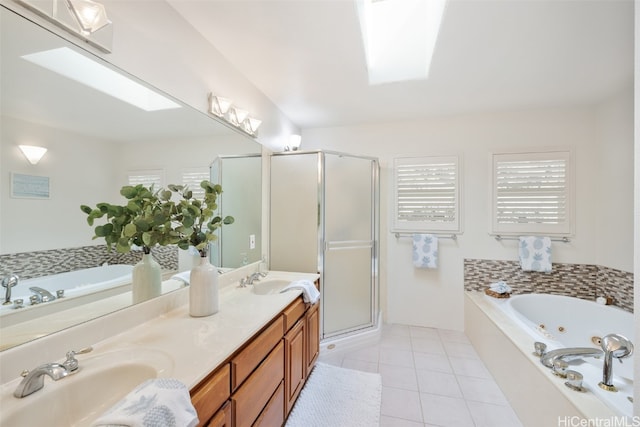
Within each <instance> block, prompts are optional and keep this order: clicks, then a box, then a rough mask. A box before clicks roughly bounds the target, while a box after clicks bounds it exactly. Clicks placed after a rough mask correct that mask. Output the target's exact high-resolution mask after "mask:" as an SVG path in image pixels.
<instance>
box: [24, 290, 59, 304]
mask: <svg viewBox="0 0 640 427" xmlns="http://www.w3.org/2000/svg"><path fill="white" fill-rule="evenodd" d="M29 290H30V291H31V292H33V293H35V294H36V295H37V296H38V302H50V301H54V300H55V299H56V297H55V296H54V295H53V294H52V293H51V292H49V291H48V290H46V289H42V288H41V287H39V286H32V287H30V288H29Z"/></svg>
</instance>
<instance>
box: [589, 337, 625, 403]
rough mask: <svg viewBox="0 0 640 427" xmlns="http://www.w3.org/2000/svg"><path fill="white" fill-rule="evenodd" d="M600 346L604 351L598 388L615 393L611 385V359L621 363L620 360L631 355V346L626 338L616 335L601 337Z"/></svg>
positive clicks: (614, 388)
mask: <svg viewBox="0 0 640 427" xmlns="http://www.w3.org/2000/svg"><path fill="white" fill-rule="evenodd" d="M600 345H601V346H602V349H603V350H604V366H603V367H602V381H601V382H600V383H598V386H600V388H602V389H604V390H607V391H617V390H616V387H615V386H614V385H613V358H614V357H615V358H616V359H618V360H619V361H620V363H622V359H623V358H625V357H629V356H631V355H632V354H633V344H632V343H631V341H630V340H629V339H628V338H625V337H623V336H622V335H618V334H609V335H605V336H604V337H602V339H601V340H600Z"/></svg>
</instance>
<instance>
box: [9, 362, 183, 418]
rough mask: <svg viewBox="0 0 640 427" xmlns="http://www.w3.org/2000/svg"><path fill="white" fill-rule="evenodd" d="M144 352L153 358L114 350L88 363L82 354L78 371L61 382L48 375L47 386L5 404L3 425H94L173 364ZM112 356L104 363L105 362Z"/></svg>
mask: <svg viewBox="0 0 640 427" xmlns="http://www.w3.org/2000/svg"><path fill="white" fill-rule="evenodd" d="M143 353H147V356H149V355H151V356H152V357H151V358H150V359H147V360H145V358H144V357H141V358H139V357H135V358H129V360H122V359H121V360H118V356H119V354H118V352H114V353H111V354H110V355H109V354H106V355H101V356H98V357H96V358H94V360H92V361H84V362H85V364H84V366H83V360H82V359H81V358H80V357H79V358H78V359H79V360H80V366H81V368H80V370H79V371H78V372H77V373H75V374H73V375H71V376H69V377H66V378H62V379H60V380H58V381H53V380H51V378H49V377H48V376H45V381H44V388H42V389H40V390H39V391H36V392H35V393H33V394H31V395H29V396H26V397H23V398H21V399H17V398H13V399H12V400H11V401H10V404H8V405H4V403H3V411H2V415H0V425H3V426H5V425H6V426H45V425H47V426H70V427H71V426H90V425H91V423H92V422H93V421H94V420H95V419H97V418H98V417H99V416H100V415H102V414H103V413H104V412H105V411H106V410H107V409H109V408H110V407H111V406H113V405H114V404H115V403H116V402H118V401H119V400H120V399H122V398H123V397H125V396H126V395H127V394H128V393H129V392H130V391H131V390H133V389H134V388H135V387H136V386H137V385H139V384H140V383H142V382H144V381H145V380H148V379H150V378H156V377H158V376H160V374H162V373H163V372H165V371H166V370H167V369H171V368H172V366H173V365H172V362H171V360H170V359H169V358H168V357H167V356H166V355H163V354H158V353H156V354H152V352H144V351H143ZM107 356H111V358H108V357H107ZM113 358H115V359H113ZM108 359H109V360H110V361H109V363H107V364H106V366H104V365H105V364H104V363H102V362H104V361H105V360H108ZM125 359H126V357H125ZM136 359H138V360H136ZM90 362H93V363H90ZM113 362H116V363H113ZM118 362H119V363H118ZM5 402H6V400H5Z"/></svg>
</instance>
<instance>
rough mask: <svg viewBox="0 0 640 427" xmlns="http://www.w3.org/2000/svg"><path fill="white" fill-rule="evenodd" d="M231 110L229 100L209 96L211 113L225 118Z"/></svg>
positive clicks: (212, 95)
mask: <svg viewBox="0 0 640 427" xmlns="http://www.w3.org/2000/svg"><path fill="white" fill-rule="evenodd" d="M229 108H231V101H230V100H228V99H227V98H222V97H221V96H215V95H214V94H212V93H210V94H209V112H210V113H211V114H214V115H216V116H218V117H223V118H224V115H225V114H227V111H229Z"/></svg>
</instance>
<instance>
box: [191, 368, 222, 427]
mask: <svg viewBox="0 0 640 427" xmlns="http://www.w3.org/2000/svg"><path fill="white" fill-rule="evenodd" d="M229 371H230V369H229V364H228V363H227V364H225V365H223V366H222V367H221V368H219V369H218V370H217V371H216V372H215V373H214V374H213V375H211V376H210V377H209V378H207V379H206V380H205V381H203V383H202V384H200V385H198V387H196V388H195V389H194V392H193V393H192V394H191V402H192V403H193V406H194V407H195V408H196V412H197V413H198V418H199V419H200V424H199V425H205V424H204V423H205V422H206V421H207V420H208V419H210V418H211V416H212V415H213V414H214V413H216V411H217V410H218V408H220V407H221V406H222V404H224V402H225V401H226V400H227V399H229V396H230V395H231V393H230V387H229V385H230V382H231V381H230V380H229Z"/></svg>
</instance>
